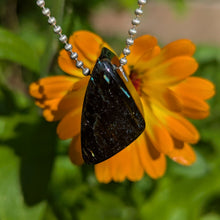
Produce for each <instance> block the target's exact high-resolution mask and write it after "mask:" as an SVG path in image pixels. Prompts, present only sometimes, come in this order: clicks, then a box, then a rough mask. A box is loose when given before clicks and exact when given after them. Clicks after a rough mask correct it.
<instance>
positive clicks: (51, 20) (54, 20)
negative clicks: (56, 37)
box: [48, 17, 56, 25]
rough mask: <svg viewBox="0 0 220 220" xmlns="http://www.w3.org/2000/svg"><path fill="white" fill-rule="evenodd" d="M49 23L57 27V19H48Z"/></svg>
mask: <svg viewBox="0 0 220 220" xmlns="http://www.w3.org/2000/svg"><path fill="white" fill-rule="evenodd" d="M48 23H49V24H50V25H55V24H56V18H54V17H49V18H48Z"/></svg>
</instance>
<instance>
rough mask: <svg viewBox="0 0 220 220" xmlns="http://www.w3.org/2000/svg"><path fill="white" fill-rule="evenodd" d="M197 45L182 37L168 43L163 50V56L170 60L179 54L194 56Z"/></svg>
mask: <svg viewBox="0 0 220 220" xmlns="http://www.w3.org/2000/svg"><path fill="white" fill-rule="evenodd" d="M195 50H196V47H195V45H194V44H193V43H192V42H191V41H190V40H187V39H181V40H177V41H174V42H172V43H170V44H167V45H166V46H165V47H164V48H163V49H162V50H161V55H160V56H161V57H163V61H164V60H169V59H171V58H173V57H177V56H192V55H193V54H194V53H195Z"/></svg>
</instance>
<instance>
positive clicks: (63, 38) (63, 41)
mask: <svg viewBox="0 0 220 220" xmlns="http://www.w3.org/2000/svg"><path fill="white" fill-rule="evenodd" d="M59 41H61V42H62V43H66V42H67V36H66V35H65V34H62V35H61V36H60V37H59Z"/></svg>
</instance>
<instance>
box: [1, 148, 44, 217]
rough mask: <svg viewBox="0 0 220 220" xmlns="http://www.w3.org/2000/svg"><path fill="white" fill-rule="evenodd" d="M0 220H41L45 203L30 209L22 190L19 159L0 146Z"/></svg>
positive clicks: (8, 149) (9, 150)
mask: <svg viewBox="0 0 220 220" xmlns="http://www.w3.org/2000/svg"><path fill="white" fill-rule="evenodd" d="M0 170H1V172H0V179H1V181H0V219H1V220H15V219H16V220H30V219H31V220H39V219H41V216H42V213H43V212H44V209H45V203H44V202H42V203H39V204H38V205H36V206H34V207H28V206H27V205H25V203H24V198H23V195H22V192H21V189H20V181H19V159H18V157H16V156H15V154H14V153H13V151H12V150H11V149H10V148H8V147H6V146H0Z"/></svg>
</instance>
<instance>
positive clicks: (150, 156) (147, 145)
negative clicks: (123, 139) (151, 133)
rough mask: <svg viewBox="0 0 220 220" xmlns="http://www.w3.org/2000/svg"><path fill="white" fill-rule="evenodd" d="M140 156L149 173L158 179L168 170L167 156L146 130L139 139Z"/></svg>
mask: <svg viewBox="0 0 220 220" xmlns="http://www.w3.org/2000/svg"><path fill="white" fill-rule="evenodd" d="M137 142H138V143H137V146H138V151H139V158H140V161H141V164H142V166H143V168H144V170H145V171H146V172H147V174H148V175H149V176H150V177H152V178H154V179H156V178H159V177H161V176H163V174H164V172H165V170H166V158H165V156H164V154H162V153H159V152H158V151H157V150H156V149H155V148H154V146H153V144H152V143H151V141H150V139H149V138H148V137H147V133H146V132H144V133H143V134H142V135H141V136H140V137H139V138H138V139H137Z"/></svg>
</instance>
